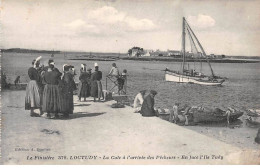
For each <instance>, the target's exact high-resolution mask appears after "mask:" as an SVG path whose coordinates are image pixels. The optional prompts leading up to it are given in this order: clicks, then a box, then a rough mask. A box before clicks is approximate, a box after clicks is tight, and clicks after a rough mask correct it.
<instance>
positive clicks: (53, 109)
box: [42, 84, 61, 113]
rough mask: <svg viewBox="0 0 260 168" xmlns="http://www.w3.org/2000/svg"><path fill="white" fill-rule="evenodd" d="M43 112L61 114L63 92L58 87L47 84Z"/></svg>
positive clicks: (44, 92) (44, 91)
mask: <svg viewBox="0 0 260 168" xmlns="http://www.w3.org/2000/svg"><path fill="white" fill-rule="evenodd" d="M42 97H43V100H42V111H43V112H49V113H58V112H61V91H60V88H59V87H58V85H50V84H47V85H45V87H44V90H43V96H42Z"/></svg>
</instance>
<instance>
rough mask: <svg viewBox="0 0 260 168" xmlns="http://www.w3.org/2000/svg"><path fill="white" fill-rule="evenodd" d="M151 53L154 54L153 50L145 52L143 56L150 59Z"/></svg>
mask: <svg viewBox="0 0 260 168" xmlns="http://www.w3.org/2000/svg"><path fill="white" fill-rule="evenodd" d="M151 53H153V50H144V54H142V56H144V57H150V56H151Z"/></svg>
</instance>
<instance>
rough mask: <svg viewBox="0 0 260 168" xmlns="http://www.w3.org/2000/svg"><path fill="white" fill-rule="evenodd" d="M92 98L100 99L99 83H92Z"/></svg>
mask: <svg viewBox="0 0 260 168" xmlns="http://www.w3.org/2000/svg"><path fill="white" fill-rule="evenodd" d="M90 93H91V96H92V97H98V84H97V81H96V80H94V81H91V92H90Z"/></svg>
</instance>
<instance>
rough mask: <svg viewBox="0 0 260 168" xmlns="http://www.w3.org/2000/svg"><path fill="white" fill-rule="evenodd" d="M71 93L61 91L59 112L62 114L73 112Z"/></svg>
mask: <svg viewBox="0 0 260 168" xmlns="http://www.w3.org/2000/svg"><path fill="white" fill-rule="evenodd" d="M73 110H74V104H73V93H62V101H61V112H62V113H64V114H73Z"/></svg>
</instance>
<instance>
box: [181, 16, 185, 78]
mask: <svg viewBox="0 0 260 168" xmlns="http://www.w3.org/2000/svg"><path fill="white" fill-rule="evenodd" d="M182 56H183V62H182V73H184V68H185V18H184V17H183V22H182Z"/></svg>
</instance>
